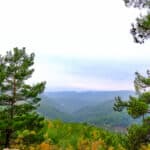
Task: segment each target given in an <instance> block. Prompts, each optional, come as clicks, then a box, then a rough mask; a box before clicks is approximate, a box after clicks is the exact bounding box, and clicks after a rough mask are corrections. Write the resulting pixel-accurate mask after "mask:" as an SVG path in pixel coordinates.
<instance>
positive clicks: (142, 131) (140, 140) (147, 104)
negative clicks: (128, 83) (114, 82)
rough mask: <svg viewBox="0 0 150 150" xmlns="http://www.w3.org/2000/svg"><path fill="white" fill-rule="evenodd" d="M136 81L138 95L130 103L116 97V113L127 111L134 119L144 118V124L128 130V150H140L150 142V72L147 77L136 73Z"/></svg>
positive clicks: (131, 97)
mask: <svg viewBox="0 0 150 150" xmlns="http://www.w3.org/2000/svg"><path fill="white" fill-rule="evenodd" d="M135 75H136V78H135V80H134V85H135V89H136V92H137V95H135V96H130V97H129V100H128V101H123V100H122V99H121V98H120V97H116V102H115V104H114V110H115V111H119V112H120V111H123V110H124V109H126V110H127V113H128V114H129V115H130V116H131V117H132V118H142V123H141V124H139V125H132V126H131V127H129V128H128V133H127V138H128V142H127V143H128V149H130V150H138V149H139V147H140V145H141V144H144V143H145V144H147V143H149V142H150V117H149V115H148V114H149V113H150V91H149V87H150V71H147V77H144V76H142V75H141V74H139V73H138V72H136V73H135Z"/></svg>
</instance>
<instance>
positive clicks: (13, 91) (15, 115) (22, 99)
mask: <svg viewBox="0 0 150 150" xmlns="http://www.w3.org/2000/svg"><path fill="white" fill-rule="evenodd" d="M33 64H34V53H32V54H30V55H28V54H26V50H25V48H22V49H18V48H14V49H13V51H8V52H7V53H6V55H5V56H0V145H4V146H5V147H9V145H10V143H11V141H12V139H14V138H15V137H17V134H18V132H22V131H24V130H25V131H28V130H30V131H33V132H37V131H38V130H39V129H40V128H42V126H43V125H42V120H43V118H42V117H39V115H38V114H36V112H35V110H36V108H37V106H38V105H39V101H40V97H39V94H40V93H42V92H43V90H44V87H45V82H41V83H37V84H34V85H29V84H27V83H26V82H25V81H27V79H29V78H30V77H31V75H32V73H33V72H34V69H33V68H31V67H32V65H33ZM29 141H30V140H28V142H29ZM28 142H27V143H28ZM31 142H33V141H32V140H31Z"/></svg>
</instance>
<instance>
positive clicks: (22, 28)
mask: <svg viewBox="0 0 150 150" xmlns="http://www.w3.org/2000/svg"><path fill="white" fill-rule="evenodd" d="M139 13H140V12H139V10H136V9H131V8H126V7H125V5H124V2H123V0H115V1H101V0H13V1H12V0H4V1H3V0H0V53H2V54H4V53H5V52H6V51H8V50H11V49H12V48H13V47H19V48H22V47H26V49H27V52H28V53H31V52H35V54H36V59H35V66H34V67H35V69H36V71H35V73H34V75H33V79H32V82H38V81H42V80H46V81H47V90H132V89H133V88H134V86H133V80H134V72H135V71H138V72H140V73H145V72H146V70H147V69H149V68H150V41H147V42H146V43H145V44H143V45H138V44H135V43H134V42H133V39H132V36H131V34H130V27H131V23H132V22H134V20H135V18H136V17H137V16H138V15H139Z"/></svg>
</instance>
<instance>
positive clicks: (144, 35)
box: [124, 0, 150, 44]
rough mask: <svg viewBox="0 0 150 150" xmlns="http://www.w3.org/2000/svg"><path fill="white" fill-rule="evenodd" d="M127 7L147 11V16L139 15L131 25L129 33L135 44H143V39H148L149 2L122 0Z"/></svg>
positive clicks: (149, 25)
mask: <svg viewBox="0 0 150 150" xmlns="http://www.w3.org/2000/svg"><path fill="white" fill-rule="evenodd" d="M124 2H125V5H126V6H127V7H129V6H132V7H134V8H140V10H142V9H145V10H147V14H146V15H145V14H144V15H142V13H141V15H140V16H139V17H138V18H137V19H136V23H132V28H131V33H132V35H133V38H134V41H135V42H136V43H140V44H142V43H144V41H145V39H149V38H150V12H149V9H150V0H124Z"/></svg>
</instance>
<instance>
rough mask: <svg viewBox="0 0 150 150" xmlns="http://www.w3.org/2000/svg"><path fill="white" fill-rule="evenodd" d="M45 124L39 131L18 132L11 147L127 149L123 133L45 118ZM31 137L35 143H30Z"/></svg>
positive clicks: (22, 149)
mask: <svg viewBox="0 0 150 150" xmlns="http://www.w3.org/2000/svg"><path fill="white" fill-rule="evenodd" d="M44 124H45V125H44V128H43V129H42V130H41V131H39V132H37V133H36V132H34V131H28V130H24V131H22V132H20V133H18V137H17V138H16V139H13V140H12V141H11V147H12V148H19V149H20V150H125V149H124V148H123V147H124V146H125V144H126V139H125V136H124V135H123V134H122V135H121V134H119V133H113V132H110V131H107V130H105V129H102V128H96V127H94V126H90V125H87V124H81V123H64V122H62V121H59V120H54V121H50V120H45V121H44ZM37 136H38V138H37ZM39 136H40V138H39ZM31 139H32V141H33V143H32V144H31V143H30V144H29V143H28V141H31Z"/></svg>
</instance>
